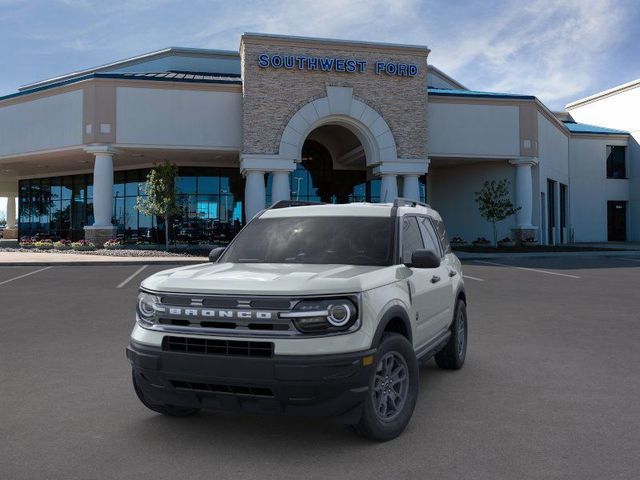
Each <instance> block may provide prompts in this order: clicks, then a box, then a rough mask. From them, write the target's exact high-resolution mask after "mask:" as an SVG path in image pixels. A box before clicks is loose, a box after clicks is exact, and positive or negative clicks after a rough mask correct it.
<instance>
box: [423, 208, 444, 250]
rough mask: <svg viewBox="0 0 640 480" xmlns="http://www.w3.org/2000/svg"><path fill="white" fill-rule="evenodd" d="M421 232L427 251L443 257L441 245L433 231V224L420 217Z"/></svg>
mask: <svg viewBox="0 0 640 480" xmlns="http://www.w3.org/2000/svg"><path fill="white" fill-rule="evenodd" d="M419 223H420V230H421V231H422V236H423V237H424V244H425V247H424V248H426V249H427V250H431V251H432V252H433V253H435V254H436V255H438V256H440V257H442V250H441V249H440V243H439V242H438V237H437V235H436V232H435V231H434V230H433V226H432V225H431V222H430V221H429V219H428V218H426V217H420V220H419Z"/></svg>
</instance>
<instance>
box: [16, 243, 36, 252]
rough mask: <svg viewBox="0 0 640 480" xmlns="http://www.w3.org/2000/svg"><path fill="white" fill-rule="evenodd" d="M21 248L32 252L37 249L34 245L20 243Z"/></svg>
mask: <svg viewBox="0 0 640 480" xmlns="http://www.w3.org/2000/svg"><path fill="white" fill-rule="evenodd" d="M18 245H19V246H20V248H24V249H26V250H31V249H32V248H36V247H35V246H34V245H33V244H32V243H20V244H18Z"/></svg>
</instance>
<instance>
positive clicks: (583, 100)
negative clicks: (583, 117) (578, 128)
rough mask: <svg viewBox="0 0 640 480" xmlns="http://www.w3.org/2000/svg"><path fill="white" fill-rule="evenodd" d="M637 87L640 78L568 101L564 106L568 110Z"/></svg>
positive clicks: (639, 83) (639, 85)
mask: <svg viewBox="0 0 640 480" xmlns="http://www.w3.org/2000/svg"><path fill="white" fill-rule="evenodd" d="M637 87H640V78H639V79H637V80H632V81H630V82H627V83H623V84H622V85H618V86H616V87H613V88H609V89H608V90H603V91H601V92H598V93H594V94H593V95H589V96H588V97H584V98H581V99H579V100H575V101H574V102H571V103H567V105H566V106H565V107H564V108H565V109H566V110H572V109H574V108H578V107H581V106H582V105H586V104H588V103H592V102H595V101H598V100H601V99H603V98H606V97H611V96H613V95H617V94H619V93H623V92H626V91H627V90H632V89H634V88H637Z"/></svg>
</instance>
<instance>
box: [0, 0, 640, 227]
mask: <svg viewBox="0 0 640 480" xmlns="http://www.w3.org/2000/svg"><path fill="white" fill-rule="evenodd" d="M638 25H640V2H636V1H632V0H561V1H549V0H528V1H510V0H499V1H491V2H487V1H486V0H483V1H479V0H478V1H476V0H467V1H463V0H448V1H435V0H426V1H416V0H393V1H390V0H389V1H387V0H354V1H347V0H313V1H308V0H299V1H279V2H278V1H271V2H268V1H255V0H254V1H213V0H194V1H187V0H183V1H173V0H126V1H121V0H109V1H107V0H0V58H1V59H2V63H1V64H0V65H1V66H2V68H1V69H0V72H1V75H0V95H2V94H7V93H12V92H14V91H15V90H16V88H17V87H18V86H19V85H22V84H25V83H30V82H33V81H36V80H40V79H44V78H48V77H52V76H55V75H59V74H63V73H67V72H71V71H74V70H77V69H81V68H85V67H90V66H95V65H99V64H102V63H106V62H110V61H113V60H118V59H122V58H126V57H129V56H133V55H137V54H140V53H143V52H147V51H152V50H157V49H159V48H162V47H166V46H189V47H201V48H222V49H233V50H237V48H238V43H239V38H240V35H241V33H242V32H245V31H250V32H268V33H282V34H291V35H303V36H320V37H334V38H346V39H357V40H371V41H384V42H396V43H413V44H424V45H427V46H429V47H430V48H431V54H430V57H429V61H430V62H431V63H432V64H434V65H436V66H437V67H439V68H440V69H442V70H444V71H445V72H447V73H449V74H450V75H451V76H453V77H454V78H456V79H457V80H459V81H460V82H462V83H463V84H464V85H465V86H467V87H468V88H472V89H476V90H490V91H500V92H515V93H527V94H534V95H536V96H538V98H540V100H542V102H544V103H545V104H546V105H547V106H549V107H550V108H552V109H560V108H562V107H563V106H564V105H565V104H566V103H567V102H569V101H571V100H575V99H577V98H581V97H583V96H586V95H589V94H591V93H595V92H597V91H600V90H603V89H606V88H609V87H612V86H615V85H618V84H621V83H624V82H628V81H630V80H633V79H636V78H639V77H640V49H639V48H637V46H638V45H639V40H640V38H639V37H640V29H638V28H637V26H638ZM3 207H4V205H3V204H2V203H0V211H1V210H2V209H3ZM0 216H2V213H1V212H0Z"/></svg>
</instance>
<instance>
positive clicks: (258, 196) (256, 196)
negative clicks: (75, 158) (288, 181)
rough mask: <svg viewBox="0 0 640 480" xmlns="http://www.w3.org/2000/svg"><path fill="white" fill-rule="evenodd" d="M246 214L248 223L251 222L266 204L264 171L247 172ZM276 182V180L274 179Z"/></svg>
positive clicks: (245, 189)
mask: <svg viewBox="0 0 640 480" xmlns="http://www.w3.org/2000/svg"><path fill="white" fill-rule="evenodd" d="M244 175H245V179H246V181H245V188H244V214H245V217H246V221H247V222H248V221H249V220H251V219H252V218H253V217H254V216H255V215H256V214H257V213H258V212H259V211H260V210H263V209H264V207H265V202H266V192H265V187H264V171H263V170H245V174H244ZM274 180H275V178H274Z"/></svg>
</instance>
